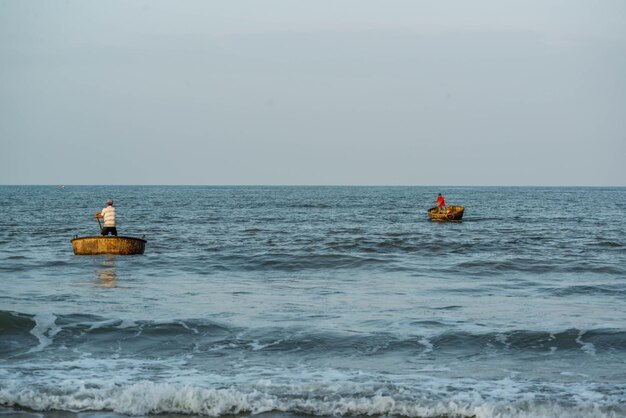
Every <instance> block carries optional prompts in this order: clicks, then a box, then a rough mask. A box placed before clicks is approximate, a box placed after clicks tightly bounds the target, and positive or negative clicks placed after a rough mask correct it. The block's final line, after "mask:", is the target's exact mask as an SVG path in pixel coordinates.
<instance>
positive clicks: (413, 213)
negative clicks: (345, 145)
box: [0, 186, 626, 418]
mask: <svg viewBox="0 0 626 418" xmlns="http://www.w3.org/2000/svg"><path fill="white" fill-rule="evenodd" d="M440 191H441V192H442V193H443V194H444V196H445V197H446V201H447V202H448V204H461V205H464V206H465V207H466V212H465V216H464V220H463V222H460V223H437V222H431V221H429V220H428V219H427V217H426V210H427V209H428V208H429V207H430V206H431V205H430V202H432V201H433V200H434V198H435V196H436V194H437V193H438V192H440ZM109 197H111V198H113V199H115V202H116V207H117V218H118V230H119V232H120V234H121V235H131V236H141V235H145V237H146V239H147V240H148V244H147V247H146V253H145V254H144V255H140V256H117V257H116V256H91V257H90V256H75V255H73V253H72V250H71V246H70V242H69V241H70V239H71V238H72V237H73V236H75V235H79V236H85V235H95V234H97V232H98V225H97V224H96V222H95V221H94V219H92V218H91V215H92V214H93V213H94V212H96V211H98V210H100V209H101V208H102V207H103V205H104V202H105V200H106V198H109ZM0 283H1V286H2V291H1V292H0V417H3V416H19V417H22V418H26V417H28V418H30V417H51V418H52V417H54V418H65V417H90V418H104V417H107V418H112V417H123V416H129V415H132V416H160V417H186V416H213V417H219V416H227V417H233V416H247V415H257V414H258V415H261V416H264V417H310V416H324V417H331V416H332V417H340V416H348V417H362V416H384V417H479V418H488V417H533V418H536V417H624V416H626V189H625V188H530V187H528V188H495V187H494V188H478V187H476V188H472V187H446V188H441V189H439V188H432V187H131V186H126V187H105V186H97V187H89V186H66V187H64V188H61V187H52V186H47V187H43V186H42V187H35V186H29V187H21V186H1V187H0Z"/></svg>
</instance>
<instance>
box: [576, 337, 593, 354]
mask: <svg viewBox="0 0 626 418" xmlns="http://www.w3.org/2000/svg"><path fill="white" fill-rule="evenodd" d="M583 334H584V332H583V331H580V333H579V334H578V337H577V338H576V342H577V343H578V344H580V349H581V350H583V351H584V352H585V353H587V354H589V355H591V356H595V355H596V347H595V346H594V345H593V343H589V342H584V341H583V340H582V338H583Z"/></svg>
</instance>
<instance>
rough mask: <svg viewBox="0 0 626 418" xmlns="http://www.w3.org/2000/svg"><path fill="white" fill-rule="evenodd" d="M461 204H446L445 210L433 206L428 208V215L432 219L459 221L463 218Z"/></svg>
mask: <svg viewBox="0 0 626 418" xmlns="http://www.w3.org/2000/svg"><path fill="white" fill-rule="evenodd" d="M463 210H465V208H464V207H463V206H446V209H445V211H440V210H439V208H437V207H434V208H430V209H428V217H429V218H430V219H432V220H433V221H460V220H461V219H462V218H463Z"/></svg>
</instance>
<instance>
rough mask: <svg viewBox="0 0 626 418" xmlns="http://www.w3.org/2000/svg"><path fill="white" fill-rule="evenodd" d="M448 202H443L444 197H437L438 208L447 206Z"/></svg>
mask: <svg viewBox="0 0 626 418" xmlns="http://www.w3.org/2000/svg"><path fill="white" fill-rule="evenodd" d="M445 205H446V202H445V201H444V200H443V196H437V206H445Z"/></svg>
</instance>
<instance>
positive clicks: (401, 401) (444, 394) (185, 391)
mask: <svg viewBox="0 0 626 418" xmlns="http://www.w3.org/2000/svg"><path fill="white" fill-rule="evenodd" d="M325 372H326V375H324V374H322V373H318V374H317V375H311V374H308V375H302V376H297V377H296V376H293V377H291V378H289V379H287V380H286V381H285V382H276V381H273V380H271V379H256V380H253V381H252V382H253V383H249V384H237V383H235V384H230V385H223V384H218V383H211V382H210V380H211V379H210V378H209V379H206V381H205V382H204V383H202V382H198V381H197V380H196V382H194V383H191V382H178V383H174V382H151V381H146V380H143V381H138V382H135V383H118V382H115V381H106V380H102V379H88V380H77V379H57V380H53V381H50V382H45V383H41V382H39V384H36V385H33V384H32V382H28V381H12V382H6V381H5V382H3V383H0V405H4V406H9V407H25V408H29V409H32V410H36V411H51V410H55V411H73V412H80V411H113V412H115V413H120V414H127V415H135V416H137V415H146V414H189V415H202V416H210V417H220V416H231V417H232V416H236V415H248V414H252V415H256V414H262V413H268V412H283V413H289V414H296V415H303V416H342V417H343V416H345V417H352V416H354V417H358V416H396V417H431V418H434V417H441V418H443V417H459V418H460V417H475V418H492V417H516V418H526V417H533V418H541V417H552V418H559V417H568V418H583V417H585V418H586V417H590V416H593V417H597V418H605V417H606V418H617V417H621V416H624V414H626V406H625V404H624V403H623V400H624V399H623V392H624V390H626V386H624V385H622V386H616V387H610V386H603V385H598V384H590V383H587V384H584V383H578V384H569V385H568V384H547V383H544V384H538V383H533V382H524V381H513V380H511V379H504V380H496V381H481V380H478V379H467V378H466V379H456V380H453V379H435V378H429V377H422V378H421V379H420V380H419V381H416V380H413V381H405V382H402V383H392V382H390V380H391V379H394V377H393V376H390V377H388V378H387V379H385V380H386V381H385V380H380V376H371V375H370V376H361V377H359V376H357V375H347V374H343V373H341V372H338V371H325ZM363 377H365V378H367V379H368V381H367V382H364V381H363ZM241 378H242V379H249V378H253V376H242V377H241Z"/></svg>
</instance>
